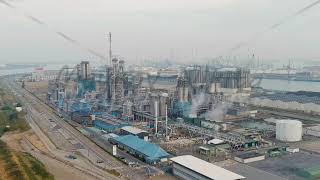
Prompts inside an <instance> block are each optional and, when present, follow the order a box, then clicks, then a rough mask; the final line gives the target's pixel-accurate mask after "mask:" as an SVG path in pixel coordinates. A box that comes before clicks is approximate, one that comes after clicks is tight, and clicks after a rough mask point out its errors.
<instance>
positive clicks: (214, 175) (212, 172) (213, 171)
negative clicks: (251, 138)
mask: <svg viewBox="0 0 320 180" xmlns="http://www.w3.org/2000/svg"><path fill="white" fill-rule="evenodd" d="M171 161H172V162H173V174H174V175H175V176H177V177H179V178H181V179H185V180H193V179H199V180H209V179H211V180H212V179H213V180H241V179H245V177H243V176H241V175H238V174H236V173H233V172H231V171H229V170H226V169H224V168H221V167H219V166H216V165H214V164H211V163H209V162H207V161H204V160H202V159H199V158H196V157H194V156H191V155H184V156H178V157H174V158H171Z"/></svg>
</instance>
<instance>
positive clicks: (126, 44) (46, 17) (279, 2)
mask: <svg viewBox="0 0 320 180" xmlns="http://www.w3.org/2000/svg"><path fill="white" fill-rule="evenodd" d="M7 1H8V2H9V3H11V4H12V5H14V6H15V7H16V8H15V9H11V8H8V7H7V6H5V5H3V4H1V3H0V17H1V21H0V31H1V33H0V42H1V43H0V53H1V56H0V64H3V63H8V62H43V63H45V62H66V61H71V62H77V61H80V60H84V59H88V60H94V61H99V58H97V57H95V56H93V55H92V54H90V53H88V52H87V51H85V50H83V49H81V48H79V47H78V46H76V45H74V44H72V43H69V42H67V41H66V40H65V39H63V38H61V37H59V36H58V35H57V34H55V31H59V32H63V33H65V34H67V35H69V36H71V37H72V38H73V39H75V40H77V41H78V42H80V43H81V46H82V47H85V48H90V49H93V50H95V51H97V52H99V53H101V54H104V55H105V56H107V54H108V52H107V49H108V45H107V43H108V42H107V33H108V32H109V31H111V32H112V35H113V47H114V48H113V51H114V54H116V55H120V56H122V57H124V59H125V60H126V61H129V62H131V63H134V62H136V60H137V59H143V58H154V59H159V58H166V57H172V58H174V59H175V60H179V61H184V59H191V57H192V54H193V55H194V56H195V57H198V58H200V57H216V56H221V55H223V56H225V55H227V54H228V55H230V54H229V52H228V50H229V49H230V48H232V47H234V46H235V45H237V44H238V43H240V42H246V41H247V40H249V39H251V38H252V37H253V36H254V35H255V34H256V33H259V32H264V31H265V30H266V29H267V28H268V27H270V26H271V25H273V24H274V23H277V22H279V21H280V20H282V19H285V18H286V17H288V16H290V15H292V14H293V13H295V12H296V11H298V10H299V9H302V8H303V7H305V6H307V5H309V4H311V3H313V2H315V1H316V0H7ZM24 14H29V15H32V16H34V17H36V18H38V19H40V20H41V21H43V22H45V23H46V24H48V25H49V28H47V27H46V26H42V25H39V24H37V23H35V22H33V21H31V20H30V19H28V18H25V17H24ZM319 20H320V5H318V6H316V7H314V8H312V9H310V10H309V11H307V12H305V13H303V14H301V15H300V16H298V17H296V18H294V19H292V20H290V21H288V22H287V23H285V24H283V25H282V26H280V27H278V28H277V29H274V30H272V31H268V32H267V33H264V34H262V35H261V36H259V38H258V39H254V40H253V41H250V42H249V44H247V45H246V46H243V47H242V48H240V49H238V50H236V51H235V52H232V54H231V55H232V56H237V57H247V56H248V55H249V54H253V53H254V54H255V56H259V57H260V58H261V59H284V60H287V59H289V58H294V59H310V60H320V50H319V48H320V34H319V32H320V23H319V22H320V21H319ZM226 52H228V53H226ZM100 62H101V61H100Z"/></svg>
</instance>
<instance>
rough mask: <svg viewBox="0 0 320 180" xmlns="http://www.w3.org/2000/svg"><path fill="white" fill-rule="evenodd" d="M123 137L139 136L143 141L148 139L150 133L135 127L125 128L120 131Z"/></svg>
mask: <svg viewBox="0 0 320 180" xmlns="http://www.w3.org/2000/svg"><path fill="white" fill-rule="evenodd" d="M120 133H121V134H122V135H133V136H138V137H139V138H141V139H144V138H145V137H148V135H149V133H148V132H147V131H145V130H142V129H139V128H136V127H133V126H124V127H122V128H121V129H120Z"/></svg>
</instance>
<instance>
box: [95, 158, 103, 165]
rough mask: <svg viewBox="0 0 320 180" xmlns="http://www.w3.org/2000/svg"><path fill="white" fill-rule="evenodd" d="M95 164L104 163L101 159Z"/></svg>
mask: <svg viewBox="0 0 320 180" xmlns="http://www.w3.org/2000/svg"><path fill="white" fill-rule="evenodd" d="M96 162H97V163H98V164H101V163H104V161H103V160H101V159H98V160H97V161H96Z"/></svg>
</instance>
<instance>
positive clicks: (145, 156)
mask: <svg viewBox="0 0 320 180" xmlns="http://www.w3.org/2000/svg"><path fill="white" fill-rule="evenodd" d="M110 142H111V143H113V144H116V145H117V146H118V147H119V148H120V149H124V150H126V151H128V152H129V153H130V154H132V155H134V156H136V157H138V158H140V159H142V160H144V161H145V162H147V163H149V164H156V163H158V162H164V161H167V160H168V157H169V154H168V153H167V152H166V151H165V150H163V149H162V148H160V147H159V146H157V145H155V144H153V143H150V142H147V141H144V140H142V139H140V138H139V137H137V136H133V135H125V136H119V137H115V138H111V139H110Z"/></svg>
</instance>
